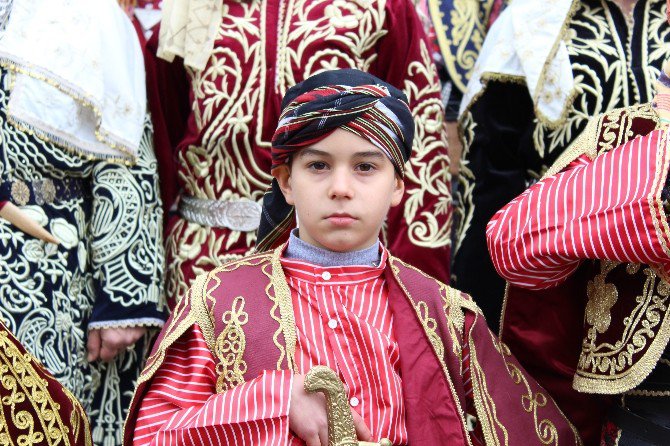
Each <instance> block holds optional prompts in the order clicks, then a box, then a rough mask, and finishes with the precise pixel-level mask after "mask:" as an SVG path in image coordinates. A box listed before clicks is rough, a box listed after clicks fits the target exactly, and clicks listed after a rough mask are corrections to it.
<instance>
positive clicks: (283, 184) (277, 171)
mask: <svg viewBox="0 0 670 446" xmlns="http://www.w3.org/2000/svg"><path fill="white" fill-rule="evenodd" d="M272 175H274V177H275V178H276V179H277V183H279V188H280V189H281V191H282V193H283V194H284V199H285V200H286V202H287V203H288V204H290V205H291V206H293V205H294V204H295V203H294V201H293V188H292V187H291V168H290V167H289V165H288V164H282V165H281V166H277V167H275V168H274V169H273V170H272Z"/></svg>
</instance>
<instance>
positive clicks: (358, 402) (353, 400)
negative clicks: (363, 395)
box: [349, 397, 361, 407]
mask: <svg viewBox="0 0 670 446" xmlns="http://www.w3.org/2000/svg"><path fill="white" fill-rule="evenodd" d="M360 403H361V402H360V401H358V398H356V397H353V398H351V399H350V400H349V404H351V407H356V406H358V405H359V404H360Z"/></svg>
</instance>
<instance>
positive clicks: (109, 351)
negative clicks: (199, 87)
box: [100, 337, 119, 362]
mask: <svg viewBox="0 0 670 446" xmlns="http://www.w3.org/2000/svg"><path fill="white" fill-rule="evenodd" d="M118 352H119V349H118V348H117V347H116V346H115V344H114V343H111V342H109V341H106V340H105V338H104V337H103V338H102V347H101V348H100V359H101V360H103V361H104V362H110V361H111V360H112V359H114V357H115V356H116V355H117V353H118Z"/></svg>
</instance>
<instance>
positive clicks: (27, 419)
mask: <svg viewBox="0 0 670 446" xmlns="http://www.w3.org/2000/svg"><path fill="white" fill-rule="evenodd" d="M36 367H39V364H37V363H36V362H34V360H33V358H32V356H31V355H30V354H22V353H21V352H20V351H19V349H18V348H17V347H16V345H14V343H13V342H11V340H10V339H9V334H8V333H7V332H6V331H2V332H0V385H1V386H2V387H3V388H4V389H5V390H6V391H7V392H8V393H9V395H8V396H5V397H3V398H2V401H0V444H3V445H10V444H14V441H13V440H16V441H17V444H19V445H23V444H26V445H32V444H40V443H44V444H47V445H49V446H56V445H60V444H63V445H69V441H68V434H69V433H70V428H69V427H68V425H67V424H68V422H69V424H70V426H72V429H73V437H74V438H75V439H76V438H79V435H80V434H81V432H80V429H81V428H82V427H83V428H84V434H88V436H86V437H85V438H86V442H85V444H86V445H90V444H91V442H90V431H89V425H88V419H87V418H85V417H84V416H83V410H81V406H80V404H79V402H78V401H77V400H76V399H75V398H74V396H73V395H72V394H71V393H70V392H68V391H67V389H64V390H65V395H66V396H67V397H68V399H70V401H71V402H72V404H73V408H72V412H71V413H70V419H69V420H67V421H64V420H63V419H62V417H61V414H60V412H59V410H60V404H58V402H56V401H55V400H54V399H53V398H52V397H51V395H50V393H49V389H48V386H49V382H48V381H47V380H45V379H43V378H41V377H40V375H39V374H38V373H37V371H36V369H35V368H36ZM26 400H27V401H29V402H30V403H31V404H32V407H33V409H34V413H35V415H36V416H37V418H34V417H33V414H32V413H30V412H28V411H20V412H18V413H17V412H16V410H15V409H16V408H15V404H16V403H22V402H24V401H26ZM78 408H79V409H80V410H81V411H78V410H77V409H78ZM8 418H9V419H8ZM9 425H12V426H14V428H15V429H17V430H19V431H20V432H21V434H20V435H19V436H18V438H10V437H9V430H8V428H7V426H9Z"/></svg>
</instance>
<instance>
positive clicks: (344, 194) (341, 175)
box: [328, 169, 354, 198]
mask: <svg viewBox="0 0 670 446" xmlns="http://www.w3.org/2000/svg"><path fill="white" fill-rule="evenodd" d="M352 186H353V184H352V178H351V173H350V172H348V171H345V170H344V169H342V170H338V169H336V170H334V171H333V174H332V176H331V183H330V190H329V193H328V195H329V197H330V198H351V197H353V196H354V191H353V187H352Z"/></svg>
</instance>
